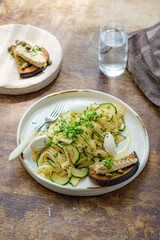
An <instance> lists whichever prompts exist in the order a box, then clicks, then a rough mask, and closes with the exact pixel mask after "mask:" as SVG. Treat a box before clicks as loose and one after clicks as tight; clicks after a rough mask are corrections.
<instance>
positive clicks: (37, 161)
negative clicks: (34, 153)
mask: <svg viewBox="0 0 160 240" xmlns="http://www.w3.org/2000/svg"><path fill="white" fill-rule="evenodd" d="M41 154H42V153H40V154H39V155H38V157H37V159H36V163H37V167H39V166H40V165H39V159H40V156H41Z"/></svg>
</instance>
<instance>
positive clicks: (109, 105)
mask: <svg viewBox="0 0 160 240" xmlns="http://www.w3.org/2000/svg"><path fill="white" fill-rule="evenodd" d="M96 110H107V113H110V114H112V115H113V114H115V113H117V108H116V107H115V106H114V105H113V104H112V103H102V104H101V105H99V107H97V108H96Z"/></svg>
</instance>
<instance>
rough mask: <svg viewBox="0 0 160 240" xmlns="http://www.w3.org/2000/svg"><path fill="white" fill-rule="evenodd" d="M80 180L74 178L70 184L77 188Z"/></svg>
mask: <svg viewBox="0 0 160 240" xmlns="http://www.w3.org/2000/svg"><path fill="white" fill-rule="evenodd" d="M80 180H81V178H77V177H74V176H72V177H71V179H70V180H69V183H70V184H72V186H73V187H76V186H77V185H78V183H79V181H80Z"/></svg>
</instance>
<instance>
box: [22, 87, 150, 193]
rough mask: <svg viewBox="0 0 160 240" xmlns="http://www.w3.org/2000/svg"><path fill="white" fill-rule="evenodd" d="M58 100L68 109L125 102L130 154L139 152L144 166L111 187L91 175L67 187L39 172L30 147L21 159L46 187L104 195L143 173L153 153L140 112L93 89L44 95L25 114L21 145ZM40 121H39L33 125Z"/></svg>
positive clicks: (57, 190)
mask: <svg viewBox="0 0 160 240" xmlns="http://www.w3.org/2000/svg"><path fill="white" fill-rule="evenodd" d="M57 101H62V102H65V105H66V110H67V109H68V108H70V107H71V108H75V107H77V108H79V106H81V107H82V106H85V107H86V106H88V105H89V104H91V103H94V102H96V103H105V102H112V103H113V104H114V103H118V104H121V105H122V106H123V107H124V109H125V122H126V125H127V129H128V131H129V132H130V134H131V144H130V147H129V150H128V154H129V153H131V152H132V151H136V153H137V154H138V157H139V160H140V166H139V169H138V171H137V172H136V174H135V175H133V176H132V177H131V178H130V179H128V180H127V181H125V182H123V183H120V184H117V185H114V186H111V187H100V186H97V185H95V184H93V183H92V182H91V181H90V179H89V177H86V178H85V179H82V180H81V181H80V183H79V184H78V186H77V187H72V185H71V184H69V183H68V184H67V185H65V186H61V185H58V184H56V183H53V182H51V181H49V180H46V179H44V178H42V177H41V176H39V175H38V174H37V173H36V171H35V170H36V168H37V166H36V162H35V161H33V160H32V157H31V150H30V147H29V146H28V147H27V148H26V150H25V151H24V152H23V155H22V156H21V161H22V163H23V165H24V167H25V168H26V170H27V171H28V172H29V173H30V175H31V176H32V177H33V178H34V179H35V180H36V181H37V182H39V183H40V184H42V185H43V186H44V187H46V188H48V189H50V190H52V191H55V192H58V193H62V194H67V195H75V196H93V195H100V194H104V193H108V192H111V191H114V190H116V189H119V188H121V187H123V186H125V185H126V184H128V183H129V182H131V181H133V179H134V178H136V177H137V176H138V175H139V174H140V172H141V171H142V170H143V168H144V166H145V164H146V162H147V160H148V154H149V140H148V134H147V131H146V128H145V126H144V124H143V122H142V120H141V119H140V117H139V116H138V115H137V113H136V112H135V111H134V110H133V109H132V108H130V107H129V106H128V105H127V104H126V103H124V102H123V101H121V100H120V99H118V98H116V97H114V96H111V95H109V94H105V93H102V92H98V91H93V90H70V91H66V92H58V93H54V94H51V95H48V96H46V97H43V98H42V99H40V100H39V101H37V102H36V103H34V104H33V105H32V106H31V107H30V108H29V109H28V110H27V111H26V112H25V113H24V115H23V117H22V119H21V121H20V123H19V126H18V131H17V144H19V143H20V142H21V141H22V140H23V139H24V138H25V137H27V136H28V134H29V133H30V132H31V131H32V130H33V129H34V127H36V126H38V125H39V123H40V122H42V121H43V119H44V118H45V116H47V115H48V114H49V113H50V112H51V110H52V109H53V108H54V105H55V103H56V102H57ZM33 123H36V124H33Z"/></svg>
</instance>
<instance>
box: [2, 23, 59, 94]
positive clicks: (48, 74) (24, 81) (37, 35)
mask: <svg viewBox="0 0 160 240" xmlns="http://www.w3.org/2000/svg"><path fill="white" fill-rule="evenodd" d="M16 40H22V41H30V42H33V43H35V44H37V45H39V46H41V47H44V48H45V49H46V50H47V51H48V53H49V57H50V60H52V65H50V66H48V67H47V68H46V69H45V70H44V71H43V72H41V73H39V74H37V75H36V76H34V77H30V78H20V76H19V72H18V69H17V64H16V62H15V59H12V60H11V59H10V54H9V52H8V50H7V49H8V47H10V46H11V45H14V44H15V41H16ZM0 42H1V44H0V53H1V54H0V62H1V63H3V64H0V73H1V78H0V93H2V94H11V95H19V94H25V93H30V92H35V91H37V90H40V89H41V88H44V87H45V86H47V85H48V84H50V83H51V82H52V81H53V80H54V79H55V78H56V77H57V75H58V72H59V71H60V66H61V60H62V50H61V46H60V43H59V42H58V40H57V39H56V37H55V36H53V35H52V34H51V33H49V32H47V31H45V30H43V29H40V28H37V27H34V26H32V25H23V24H9V25H3V26H0Z"/></svg>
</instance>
